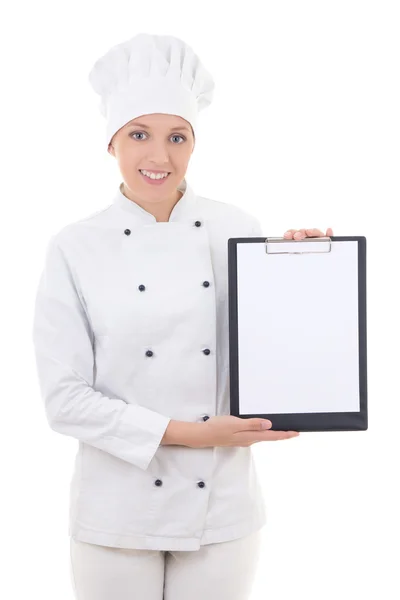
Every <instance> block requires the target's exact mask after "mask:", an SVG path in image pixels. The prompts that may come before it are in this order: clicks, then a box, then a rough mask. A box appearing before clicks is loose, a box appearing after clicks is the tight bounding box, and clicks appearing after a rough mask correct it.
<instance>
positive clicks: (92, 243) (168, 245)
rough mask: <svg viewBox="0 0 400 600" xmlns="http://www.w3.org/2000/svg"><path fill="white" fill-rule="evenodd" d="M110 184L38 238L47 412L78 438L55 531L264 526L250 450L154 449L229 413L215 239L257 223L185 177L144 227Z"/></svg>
mask: <svg viewBox="0 0 400 600" xmlns="http://www.w3.org/2000/svg"><path fill="white" fill-rule="evenodd" d="M122 185H123V184H122V183H121V184H120V185H119V186H118V191H117V192H116V194H115V197H114V198H113V199H112V202H111V203H109V205H108V206H107V207H106V208H104V209H103V210H100V211H97V212H96V213H92V214H91V215H90V216H89V217H86V218H83V219H81V220H79V221H75V222H73V223H69V224H68V225H66V226H64V227H63V228H61V229H60V230H58V232H57V233H56V234H55V235H53V236H52V237H51V238H50V241H49V242H48V245H47V249H46V257H45V261H44V263H45V264H44V268H43V271H42V273H41V276H40V281H39V284H38V288H37V295H36V300H35V308H34V322H33V342H34V349H35V359H36V364H37V373H38V379H39V386H40V392H41V396H42V398H43V400H44V405H45V413H46V417H47V420H48V423H49V425H50V427H51V429H52V430H54V431H56V432H58V433H60V434H64V435H67V436H71V437H73V438H75V439H77V440H78V441H79V448H78V451H77V453H76V457H75V465H74V472H73V476H72V479H71V483H70V509H69V529H68V534H69V535H71V536H73V538H74V539H75V540H78V541H83V542H87V543H93V544H100V545H104V546H112V547H120V548H139V549H157V550H198V549H199V548H200V546H202V545H204V544H210V543H215V542H223V541H227V540H233V539H236V538H240V537H242V536H245V535H248V534H250V533H252V532H253V531H255V530H257V529H259V528H261V527H262V526H263V525H264V524H265V522H266V511H265V502H264V498H263V494H262V490H261V488H260V484H259V480H258V475H257V471H256V467H255V464H254V462H253V455H252V450H251V446H249V447H209V448H191V447H188V446H181V445H162V444H160V442H161V439H162V437H163V435H164V432H165V430H166V428H167V426H168V423H169V421H170V420H171V419H176V420H179V421H186V422H191V423H199V424H202V425H205V421H206V420H207V418H209V417H212V416H213V415H229V414H230V396H229V344H228V339H229V335H228V262H227V260H228V247H227V246H228V244H227V240H228V238H230V237H245V236H261V235H262V233H261V228H260V223H259V221H258V220H257V219H256V218H255V217H254V216H253V215H251V214H250V213H248V212H247V211H245V210H243V209H241V208H239V207H237V206H234V205H231V204H228V203H224V202H222V201H216V200H212V199H209V198H206V197H202V196H198V195H196V194H195V193H194V191H193V189H192V188H191V186H190V185H189V184H188V182H187V180H186V178H185V179H184V180H183V181H182V183H181V185H180V186H179V190H180V191H181V192H182V193H183V195H182V197H181V198H180V200H179V201H178V202H177V203H176V205H175V206H174V208H173V210H172V212H171V215H170V217H169V221H168V222H157V221H156V218H155V217H154V216H153V215H152V214H150V213H149V212H147V211H146V210H144V209H143V208H142V207H140V206H139V205H138V204H136V203H135V202H133V201H131V200H130V199H128V198H127V197H126V196H125V195H124V194H123V193H122V189H121V186H122Z"/></svg>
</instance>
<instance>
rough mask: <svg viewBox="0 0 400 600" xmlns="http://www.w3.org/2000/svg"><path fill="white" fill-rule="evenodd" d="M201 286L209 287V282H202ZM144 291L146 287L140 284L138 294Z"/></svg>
mask: <svg viewBox="0 0 400 600" xmlns="http://www.w3.org/2000/svg"><path fill="white" fill-rule="evenodd" d="M202 285H203V286H204V287H208V286H209V285H210V282H209V281H203V283H202ZM145 289H146V286H145V285H143V283H141V284H140V285H139V286H138V290H139V291H140V292H144V291H145Z"/></svg>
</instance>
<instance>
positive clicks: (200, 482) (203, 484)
mask: <svg viewBox="0 0 400 600" xmlns="http://www.w3.org/2000/svg"><path fill="white" fill-rule="evenodd" d="M162 484H163V482H162V481H161V479H156V480H155V482H154V485H157V486H160V485H162ZM205 485H206V484H205V483H204V481H199V482H198V483H197V486H198V487H199V488H203V487H205Z"/></svg>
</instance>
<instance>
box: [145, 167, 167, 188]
mask: <svg viewBox="0 0 400 600" xmlns="http://www.w3.org/2000/svg"><path fill="white" fill-rule="evenodd" d="M154 172H155V171H154ZM158 172H159V173H165V171H158ZM170 174H171V173H169V174H168V175H167V176H166V177H163V178H162V179H151V178H150V177H146V175H143V173H141V172H140V170H139V175H140V177H143V179H144V181H145V182H146V183H147V184H148V185H163V184H164V183H165V182H166V181H167V179H168V177H169V176H170Z"/></svg>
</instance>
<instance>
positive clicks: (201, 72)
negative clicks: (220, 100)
mask: <svg viewBox="0 0 400 600" xmlns="http://www.w3.org/2000/svg"><path fill="white" fill-rule="evenodd" d="M89 82H90V84H91V86H92V88H93V89H94V91H95V92H96V93H98V94H99V95H100V96H101V101H100V105H99V108H100V112H101V114H102V115H103V116H104V117H105V118H106V119H107V125H106V141H107V147H108V145H109V143H110V141H111V139H112V137H113V135H114V134H115V133H116V132H117V131H118V130H119V129H120V128H121V127H123V126H124V125H125V124H126V123H128V121H131V120H132V119H135V118H136V117H138V116H140V115H145V114H152V113H167V114H173V115H178V116H180V117H183V118H184V119H186V121H188V122H189V123H190V124H191V126H192V128H193V133H194V134H195V132H196V126H197V114H198V112H199V111H200V110H202V109H203V108H206V107H207V106H208V105H209V104H211V101H212V98H213V94H214V80H213V78H212V76H211V74H210V73H209V72H208V71H207V70H206V69H205V68H204V66H203V65H202V64H201V62H200V59H199V58H198V56H197V55H196V54H195V53H194V51H193V50H192V48H191V47H190V46H189V45H188V44H186V43H185V42H183V41H182V40H180V39H179V38H176V37H173V36H171V35H151V34H147V33H139V34H138V35H136V36H134V37H133V38H131V39H129V40H127V41H126V42H123V43H121V44H117V45H116V46H113V47H112V48H111V49H110V50H109V51H108V52H107V53H106V54H105V55H103V56H101V57H100V58H99V59H98V60H97V61H96V62H95V64H94V65H93V67H92V69H91V71H90V73H89Z"/></svg>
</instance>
